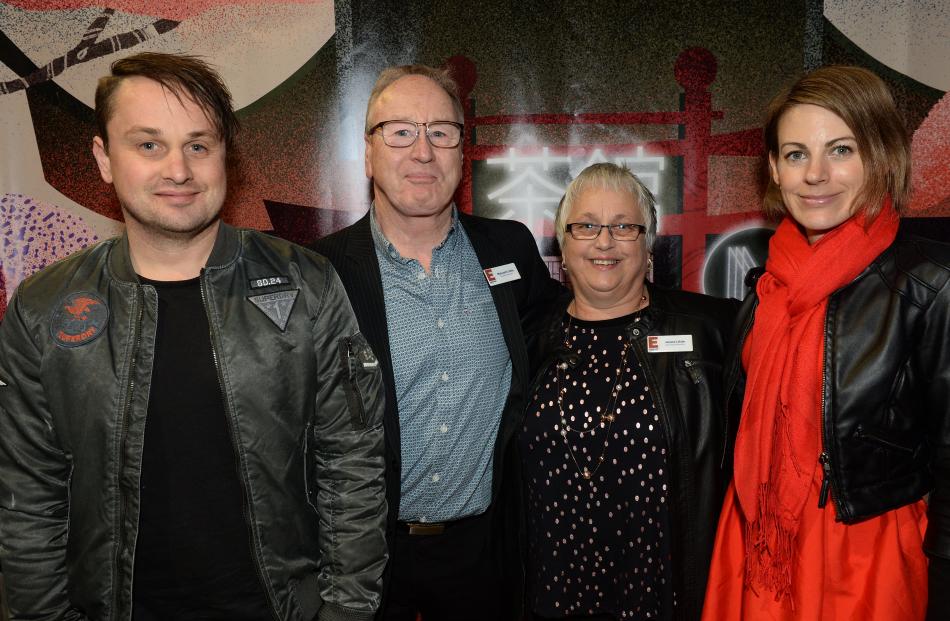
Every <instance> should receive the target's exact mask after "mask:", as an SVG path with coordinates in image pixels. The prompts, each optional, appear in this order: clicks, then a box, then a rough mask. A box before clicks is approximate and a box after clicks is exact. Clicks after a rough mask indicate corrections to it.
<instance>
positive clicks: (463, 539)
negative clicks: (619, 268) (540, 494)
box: [314, 65, 559, 621]
mask: <svg viewBox="0 0 950 621" xmlns="http://www.w3.org/2000/svg"><path fill="white" fill-rule="evenodd" d="M463 121H464V114H463V109H462V103H461V101H460V100H459V97H458V94H457V87H456V85H455V83H454V82H453V81H452V79H451V78H450V77H449V75H448V74H447V73H446V72H445V71H442V70H439V69H434V68H431V67H425V66H419V65H412V66H403V67H394V68H390V69H387V70H385V71H383V72H382V74H381V75H380V76H379V79H378V80H377V82H376V85H375V86H374V88H373V91H372V93H371V95H370V99H369V104H368V106H367V111H366V133H365V137H364V138H365V141H366V160H365V166H366V176H367V177H368V178H369V179H370V180H371V181H372V185H373V195H374V200H373V204H372V206H371V207H370V210H369V213H368V214H367V215H366V216H365V217H364V218H362V219H361V220H360V221H358V222H357V223H355V224H354V225H352V226H350V227H348V228H346V229H344V230H342V231H339V232H338V233H335V234H333V235H331V236H329V237H326V238H324V239H322V240H320V241H318V242H317V243H316V244H315V245H314V248H315V249H316V250H318V251H319V252H321V253H323V254H325V255H326V256H327V257H328V258H329V259H330V260H331V261H332V262H333V264H334V266H335V267H336V269H337V271H338V272H339V273H340V276H341V278H342V280H343V283H344V285H345V287H346V289H347V292H348V294H349V296H350V299H351V301H352V303H353V306H354V309H355V311H356V315H357V319H358V321H359V324H360V328H361V330H362V332H363V333H364V334H365V335H366V337H367V339H368V340H369V342H370V343H371V345H372V347H373V350H374V351H375V352H376V353H377V354H378V356H379V360H380V366H381V368H382V371H383V377H384V381H385V385H386V400H387V404H386V412H385V417H384V426H385V434H386V451H387V459H386V483H387V499H388V501H389V517H390V520H389V526H388V529H387V535H388V543H389V549H390V562H389V566H388V569H387V572H386V578H385V588H386V595H385V596H384V603H383V608H382V609H381V611H380V614H379V615H378V618H381V619H387V620H406V621H413V620H414V619H415V618H416V615H417V613H420V612H421V613H422V615H423V618H424V619H425V621H439V620H445V621H449V620H451V621H461V620H465V619H473V620H479V621H484V620H489V619H490V620H495V619H514V618H517V617H518V616H519V614H520V613H519V607H520V604H521V599H522V585H523V571H522V570H521V564H520V562H519V561H518V553H519V545H518V537H519V528H518V524H519V520H518V513H517V512H518V510H519V507H520V504H521V503H520V481H519V478H518V473H517V468H518V467H519V460H518V459H517V456H516V454H515V453H513V451H514V450H515V447H514V443H513V442H512V437H513V436H514V433H515V430H516V429H517V427H518V425H519V422H520V420H521V416H522V413H523V411H524V406H525V401H526V398H527V397H528V396H529V395H527V394H526V391H527V385H528V383H529V381H530V378H529V377H528V374H529V369H528V357H527V354H526V346H525V343H526V339H527V338H529V337H530V336H531V334H532V332H533V330H534V326H535V324H536V323H537V317H538V316H539V314H540V313H541V312H543V310H544V309H545V308H546V307H547V306H548V305H549V304H550V303H551V302H552V301H553V299H554V298H555V297H557V295H558V293H559V286H558V284H557V283H556V282H555V281H553V280H551V278H550V276H549V274H548V271H547V269H546V267H545V265H544V262H543V261H542V260H541V258H540V256H539V255H538V252H537V247H536V245H535V242H534V239H533V237H532V236H531V234H530V233H529V231H528V230H527V229H526V228H525V227H524V226H523V225H521V224H519V223H516V222H508V221H501V220H487V219H484V218H478V217H474V216H471V215H468V214H464V213H461V212H459V210H458V209H457V208H456V206H455V204H454V203H453V201H452V195H453V194H454V192H455V190H456V188H457V187H458V184H459V181H460V179H461V177H462V147H461V140H462V136H463Z"/></svg>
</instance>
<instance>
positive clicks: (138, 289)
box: [111, 285, 145, 618]
mask: <svg viewBox="0 0 950 621" xmlns="http://www.w3.org/2000/svg"><path fill="white" fill-rule="evenodd" d="M132 304H133V310H137V311H138V312H137V313H136V316H135V325H134V326H133V327H132V329H133V330H134V332H133V345H132V354H131V356H130V357H129V385H128V389H127V390H126V396H125V406H124V408H123V412H122V420H121V428H120V434H119V436H120V438H121V441H120V442H119V455H118V462H119V464H118V468H117V470H116V476H117V477H118V479H119V485H118V490H119V506H118V509H117V511H116V514H117V515H116V518H117V524H116V539H115V541H116V551H115V557H114V559H113V570H112V615H111V616H112V618H115V616H116V612H117V611H118V609H119V556H120V555H121V554H122V546H123V539H124V537H125V515H124V512H123V507H125V494H124V493H123V492H122V483H121V479H122V471H123V470H125V457H124V456H125V444H126V442H127V440H128V434H129V417H130V415H131V413H132V395H133V393H134V392H135V363H136V362H137V360H138V352H139V346H140V345H141V343H142V317H143V316H144V314H145V302H144V300H143V295H142V286H141V285H135V295H134V296H133V298H132ZM136 307H137V308H136ZM133 554H134V550H133ZM133 579H134V577H133ZM129 586H130V587H131V581H130V584H129ZM130 597H131V595H130ZM129 616H130V617H131V611H130V613H129Z"/></svg>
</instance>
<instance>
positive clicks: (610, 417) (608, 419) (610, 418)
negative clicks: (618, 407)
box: [601, 414, 617, 423]
mask: <svg viewBox="0 0 950 621" xmlns="http://www.w3.org/2000/svg"><path fill="white" fill-rule="evenodd" d="M616 418H617V417H616V416H614V415H613V414H604V415H603V416H601V419H603V420H604V421H606V422H608V423H612V422H614V420H615V419H616Z"/></svg>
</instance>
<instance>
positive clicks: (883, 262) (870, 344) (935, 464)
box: [726, 233, 950, 618]
mask: <svg viewBox="0 0 950 621" xmlns="http://www.w3.org/2000/svg"><path fill="white" fill-rule="evenodd" d="M761 273H762V271H761V270H758V271H756V270H754V271H753V272H750V276H749V278H747V284H749V285H750V286H752V287H753V290H752V293H751V294H750V295H749V296H748V297H747V298H746V300H745V302H744V303H743V305H742V309H741V311H740V313H739V317H738V321H737V328H736V329H737V331H738V335H737V336H738V338H736V339H735V341H734V343H735V345H734V348H733V349H732V351H731V352H730V354H729V357H728V361H729V362H728V366H727V370H726V382H727V384H726V385H727V403H728V405H727V410H728V412H729V415H730V434H729V436H728V437H729V438H730V439H731V438H734V437H735V432H736V430H737V428H738V424H739V415H740V413H741V409H742V395H743V391H744V387H745V374H744V372H743V369H742V363H741V359H740V357H741V352H742V345H743V343H744V341H745V338H746V336H747V335H748V333H749V330H750V329H751V328H752V322H753V319H754V313H755V307H756V305H757V303H758V298H757V296H756V294H755V289H754V284H755V281H756V280H757V279H758V276H759V275H761ZM822 384H823V389H822V412H821V415H822V454H821V456H820V458H819V459H820V461H821V463H822V465H823V467H824V469H825V481H824V484H823V486H822V494H821V497H820V498H819V502H822V503H823V502H826V501H827V500H828V498H830V499H831V500H832V501H833V502H834V506H835V512H836V515H837V519H838V521H841V522H844V523H846V524H853V523H855V522H859V521H861V520H864V519H867V518H869V517H872V516H875V515H879V514H881V513H884V512H885V511H888V510H890V509H895V508H897V507H901V506H903V505H906V504H909V503H912V502H915V501H917V500H919V499H920V498H922V497H923V496H924V495H925V494H927V493H928V492H930V494H931V495H930V500H929V511H928V517H929V526H928V529H927V536H926V539H925V541H924V550H925V551H926V552H927V553H928V554H930V555H931V558H932V565H933V564H934V563H933V561H934V560H937V561H938V563H939V559H941V558H942V559H948V560H950V245H948V244H943V243H939V242H935V241H932V240H927V239H922V238H915V237H910V236H906V235H904V234H902V233H900V234H898V238H897V239H896V240H895V242H894V243H893V244H892V245H891V246H890V247H889V248H887V249H886V250H885V251H884V252H883V253H882V254H881V255H880V256H879V257H878V258H877V259H875V260H874V261H873V262H872V263H871V264H870V265H869V266H868V267H867V268H866V269H865V270H864V271H863V272H862V273H861V274H860V275H859V276H858V277H857V278H855V279H854V280H853V281H852V282H851V283H849V284H848V285H846V286H844V287H842V288H841V289H839V290H838V291H836V292H834V293H833V294H832V295H831V297H830V299H829V301H828V311H827V315H826V317H825V361H824V370H823V377H822ZM934 557H936V559H934ZM932 569H933V567H932ZM942 586H943V589H944V590H946V589H948V588H950V585H947V584H945V585H942ZM932 599H933V598H932ZM941 618H947V617H941Z"/></svg>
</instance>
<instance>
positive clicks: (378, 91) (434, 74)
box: [365, 65, 465, 133]
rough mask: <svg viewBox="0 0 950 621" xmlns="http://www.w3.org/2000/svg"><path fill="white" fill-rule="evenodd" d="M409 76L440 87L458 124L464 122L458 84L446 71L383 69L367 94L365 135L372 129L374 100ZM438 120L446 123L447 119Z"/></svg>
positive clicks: (424, 67) (422, 67)
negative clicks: (429, 81)
mask: <svg viewBox="0 0 950 621" xmlns="http://www.w3.org/2000/svg"><path fill="white" fill-rule="evenodd" d="M410 75H418V76H422V77H424V78H429V79H430V80H432V81H433V82H435V83H436V84H438V85H439V86H441V87H442V90H444V91H445V92H446V94H447V95H448V96H449V99H451V100H452V107H453V108H455V113H456V114H457V115H458V121H459V123H464V122H465V108H464V107H463V106H462V99H461V98H460V97H459V87H458V84H456V82H455V80H454V79H452V74H451V73H449V71H448V70H447V69H439V68H436V67H430V66H428V65H400V66H397V67H389V68H387V69H383V71H382V73H380V74H379V77H378V78H376V84H374V85H373V90H372V92H371V93H370V94H369V101H368V102H367V103H366V129H365V131H366V132H367V133H368V132H369V130H370V129H371V128H372V125H370V115H371V114H372V113H373V106H375V105H376V100H378V99H379V96H380V95H382V94H383V91H384V90H386V89H387V88H389V87H390V86H391V85H392V84H393V83H394V82H396V80H399V79H401V78H405V77H406V76H410ZM440 120H446V121H447V120H449V119H440Z"/></svg>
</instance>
